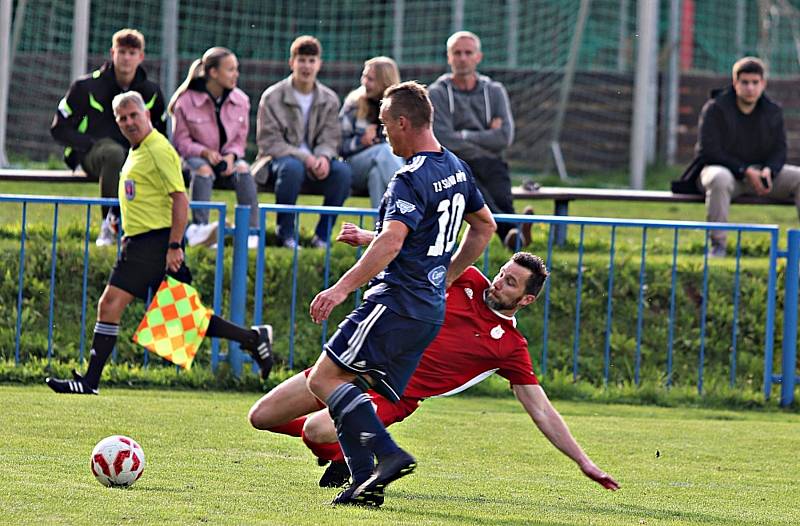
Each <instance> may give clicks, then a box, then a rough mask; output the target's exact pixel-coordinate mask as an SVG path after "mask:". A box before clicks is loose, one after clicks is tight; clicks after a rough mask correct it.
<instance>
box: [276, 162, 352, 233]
mask: <svg viewBox="0 0 800 526" xmlns="http://www.w3.org/2000/svg"><path fill="white" fill-rule="evenodd" d="M269 169H270V171H271V172H272V174H274V175H275V202H276V203H277V204H279V205H294V204H296V203H297V196H298V195H300V188H301V187H302V186H303V183H305V184H306V185H307V188H308V189H309V190H310V191H311V192H313V193H319V194H322V195H323V196H324V199H323V201H322V205H323V206H342V204H344V200H345V199H347V196H348V195H350V181H351V179H352V173H351V171H350V165H348V164H347V163H343V162H341V161H337V160H335V159H332V160H331V169H330V172H329V173H328V177H326V178H325V179H323V180H322V181H317V180H316V179H314V178H313V177H311V175H309V174H308V173H306V167H305V165H304V164H303V161H301V160H300V159H297V158H295V157H290V156H287V157H278V158H277V159H273V160H272V161H270V165H269ZM294 216H295V214H278V238H279V239H280V240H281V242H283V241H284V240H286V239H289V238H291V237H293V236H294ZM335 219H336V218H335V217H334V216H330V215H322V216H320V219H319V222H318V223H317V228H316V230H315V231H314V233H315V234H316V235H317V237H318V238H319V239H321V240H323V241H327V240H328V237H329V231H330V228H331V226H332V225H333V222H334V221H335Z"/></svg>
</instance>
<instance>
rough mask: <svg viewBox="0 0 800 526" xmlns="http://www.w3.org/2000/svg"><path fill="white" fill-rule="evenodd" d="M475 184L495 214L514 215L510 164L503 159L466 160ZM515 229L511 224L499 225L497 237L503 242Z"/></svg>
mask: <svg viewBox="0 0 800 526" xmlns="http://www.w3.org/2000/svg"><path fill="white" fill-rule="evenodd" d="M466 163H467V164H468V165H469V167H470V170H472V175H473V176H474V177H475V183H476V184H477V185H478V189H479V190H480V191H481V193H482V194H483V200H484V201H486V206H488V207H489V210H491V211H492V212H493V213H495V214H513V213H514V200H513V198H512V196H511V174H510V173H509V171H508V164H507V163H506V162H505V161H504V160H502V159H492V158H490V157H483V158H481V159H469V160H466ZM512 228H514V225H513V224H511V223H497V235H498V236H499V237H500V239H501V240H504V239H505V238H506V234H508V231H509V230H511V229H512Z"/></svg>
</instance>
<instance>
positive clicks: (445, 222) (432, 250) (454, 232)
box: [428, 194, 466, 256]
mask: <svg viewBox="0 0 800 526" xmlns="http://www.w3.org/2000/svg"><path fill="white" fill-rule="evenodd" d="M465 207H466V201H465V199H464V195H463V194H454V195H453V199H452V201H451V200H450V199H442V200H441V201H439V206H438V207H437V208H436V211H437V212H439V232H438V233H437V234H436V242H435V243H434V244H433V245H431V246H429V247H428V255H429V256H441V255H442V254H444V253H445V252H450V251H452V250H453V245H455V244H456V237H457V236H458V231H459V229H460V227H461V218H462V217H463V216H464V208H465Z"/></svg>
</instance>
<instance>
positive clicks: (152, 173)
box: [119, 130, 186, 236]
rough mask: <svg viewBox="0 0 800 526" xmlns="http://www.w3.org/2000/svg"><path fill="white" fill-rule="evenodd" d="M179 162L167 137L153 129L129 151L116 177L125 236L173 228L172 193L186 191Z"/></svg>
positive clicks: (176, 153)
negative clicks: (117, 178) (117, 177)
mask: <svg viewBox="0 0 800 526" xmlns="http://www.w3.org/2000/svg"><path fill="white" fill-rule="evenodd" d="M185 191H186V186H185V185H184V184H183V175H182V174H181V159H180V157H179V156H178V152H176V151H175V148H173V147H172V145H171V144H170V143H169V141H168V140H167V138H166V137H164V136H163V135H161V134H160V133H159V132H158V131H157V130H153V131H152V132H150V134H148V135H147V137H145V138H144V140H143V141H142V142H141V143H140V144H139V146H137V147H136V148H131V149H130V151H129V152H128V158H127V159H126V160H125V164H124V165H123V166H122V171H121V172H120V174H119V205H120V209H121V211H122V229H123V230H124V232H125V235H126V236H135V235H137V234H143V233H144V232H148V231H150V230H157V229H160V228H170V227H171V226H172V197H170V195H169V194H171V193H173V192H185Z"/></svg>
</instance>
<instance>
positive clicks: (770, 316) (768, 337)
mask: <svg viewBox="0 0 800 526" xmlns="http://www.w3.org/2000/svg"><path fill="white" fill-rule="evenodd" d="M777 267H778V232H776V231H772V232H770V238H769V277H768V278H767V317H766V320H765V322H764V325H766V327H765V328H764V398H765V399H766V400H769V398H770V396H771V394H772V360H773V355H774V352H775V349H774V345H775V343H774V342H775V334H774V330H775V304H776V300H775V296H776V292H775V289H776V288H777V283H778V278H777V275H778V270H777Z"/></svg>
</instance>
